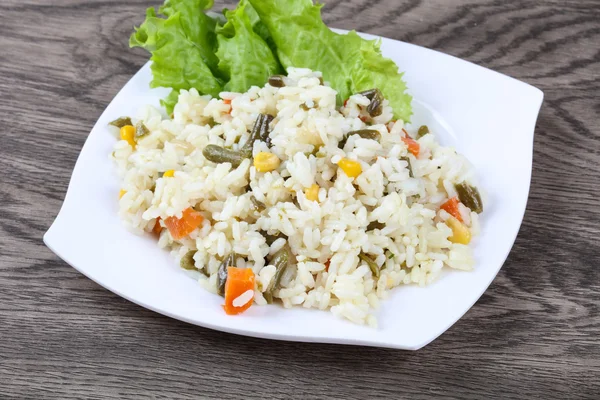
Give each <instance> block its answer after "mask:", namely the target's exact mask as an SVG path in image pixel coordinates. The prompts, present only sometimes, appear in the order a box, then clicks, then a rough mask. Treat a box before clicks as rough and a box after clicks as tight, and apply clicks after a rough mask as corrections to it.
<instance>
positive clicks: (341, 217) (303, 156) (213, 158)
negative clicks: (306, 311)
mask: <svg viewBox="0 0 600 400" xmlns="http://www.w3.org/2000/svg"><path fill="white" fill-rule="evenodd" d="M287 72H288V75H287V76H285V77H283V76H276V77H272V78H271V79H269V83H268V84H266V85H265V86H264V87H262V88H259V87H256V86H253V87H251V88H250V89H249V90H248V91H247V92H245V93H233V92H222V93H221V94H220V98H211V96H209V95H205V96H203V95H199V94H198V92H197V91H196V90H195V89H191V90H181V91H180V93H179V98H178V101H177V103H176V105H175V107H174V110H173V114H172V115H171V116H170V117H167V116H165V115H163V114H162V112H161V111H160V110H158V109H155V108H152V107H145V108H143V110H141V112H140V113H139V115H138V118H133V119H127V118H124V119H120V120H118V121H115V123H114V125H116V126H117V127H119V129H117V128H114V129H115V131H119V132H118V134H120V136H121V139H122V140H120V141H118V142H117V143H116V145H115V149H114V152H113V153H112V155H111V157H112V158H113V159H114V162H115V164H116V166H117V171H118V174H119V176H120V178H121V179H122V184H121V188H122V190H121V198H120V200H119V215H120V217H121V218H122V219H123V221H125V223H126V225H127V226H128V227H129V228H131V229H132V230H133V231H135V232H137V233H152V232H154V234H156V235H158V245H159V246H160V247H162V248H165V249H168V250H169V251H171V253H172V254H173V256H174V257H175V258H176V259H177V260H178V262H179V263H180V265H181V267H182V268H184V269H187V270H191V271H196V273H195V276H196V277H197V279H198V281H199V282H200V284H201V285H202V286H203V287H204V288H206V289H207V290H209V291H211V292H214V293H216V294H220V295H224V296H225V311H226V312H228V313H229V314H236V313H239V312H242V311H244V310H245V309H247V308H248V307H250V306H252V305H264V304H267V303H281V304H282V305H283V307H286V308H289V307H292V306H298V307H305V308H316V309H320V310H331V312H332V313H333V314H335V315H336V316H339V317H343V318H347V319H349V320H350V321H353V322H355V323H359V324H368V325H371V326H376V324H377V322H376V317H375V315H376V310H377V309H378V307H379V303H380V300H381V299H385V298H386V297H387V296H388V295H389V293H390V290H391V289H393V288H395V287H397V286H399V285H402V284H417V285H419V286H425V285H427V284H429V283H430V282H432V281H434V280H435V279H436V278H437V277H438V276H439V275H440V273H441V272H442V270H443V269H444V267H448V268H452V269H459V270H471V269H472V268H473V264H474V262H473V257H472V253H471V249H470V248H469V246H468V244H469V242H470V240H471V237H472V236H474V235H476V234H477V232H478V212H481V211H482V205H481V199H480V196H479V193H478V192H477V189H476V188H475V176H474V171H473V169H472V168H471V166H470V164H469V162H468V161H467V160H466V159H465V158H464V157H463V156H461V155H459V154H457V153H456V151H455V150H454V149H452V148H449V147H443V146H441V145H440V144H438V142H437V141H436V137H435V132H430V131H429V129H427V127H425V126H423V127H420V128H419V127H415V129H412V128H408V129H407V128H406V127H404V124H403V122H402V121H401V120H394V119H393V118H394V117H393V110H392V109H391V107H390V106H389V104H388V101H387V100H385V99H384V98H383V96H382V95H381V92H379V90H377V89H373V90H370V91H366V92H362V93H356V94H353V95H352V96H350V97H349V98H348V99H347V100H346V101H345V103H344V105H343V106H341V107H339V106H337V105H336V95H337V92H336V91H335V90H334V89H333V88H331V87H329V86H328V85H327V84H325V83H324V82H323V79H322V77H321V74H320V73H319V72H313V71H311V70H309V69H302V68H288V69H287ZM115 133H117V132H115Z"/></svg>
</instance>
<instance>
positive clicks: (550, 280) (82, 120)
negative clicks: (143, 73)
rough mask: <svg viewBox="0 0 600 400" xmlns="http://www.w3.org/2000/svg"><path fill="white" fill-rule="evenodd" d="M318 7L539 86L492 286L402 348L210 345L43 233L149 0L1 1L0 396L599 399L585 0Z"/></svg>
mask: <svg viewBox="0 0 600 400" xmlns="http://www.w3.org/2000/svg"><path fill="white" fill-rule="evenodd" d="M217 3H218V4H217V5H216V7H217V8H221V7H223V6H230V7H231V6H232V4H231V3H232V2H225V3H223V2H219V1H217ZM326 3H327V6H326V7H325V9H324V15H325V20H326V22H327V23H328V24H329V25H330V26H333V27H339V28H346V29H352V28H355V29H357V30H360V31H363V32H369V33H373V34H379V35H382V36H387V37H390V38H394V39H400V40H404V41H407V42H411V43H414V44H417V45H420V46H425V47H429V48H432V49H436V50H439V51H442V52H445V53H449V54H452V55H455V56H457V57H460V58H464V59H467V60H470V61H473V62H475V63H477V64H480V65H483V66H485V67H489V68H491V69H494V70H496V71H499V72H501V73H504V74H508V75H510V76H513V77H515V78H517V79H521V80H523V81H526V82H528V83H530V84H532V85H535V86H537V87H538V88H540V89H542V90H543V91H544V93H545V100H544V105H543V107H542V111H541V114H540V117H539V120H538V124H537V126H536V135H535V146H534V157H533V159H534V166H533V178H532V182H531V194H530V198H529V204H528V207H527V212H526V214H525V219H524V221H523V225H522V227H521V231H520V233H519V236H518V238H517V240H516V243H515V245H514V248H513V250H512V252H511V253H510V256H509V257H508V260H507V261H506V263H505V264H504V267H503V268H502V270H501V271H500V273H499V275H498V277H497V278H496V279H495V280H494V282H493V283H492V285H491V286H490V288H489V289H488V290H487V292H486V293H485V294H484V295H483V296H482V297H481V299H480V300H479V301H478V302H477V304H476V305H475V306H474V307H473V308H472V309H471V310H470V311H469V312H468V313H467V314H466V315H465V316H464V317H463V318H462V319H461V320H460V321H458V322H457V323H456V324H455V325H454V326H453V327H452V328H450V330H448V331H447V332H446V333H445V334H444V335H442V336H441V337H440V338H439V339H437V340H436V341H435V342H433V343H432V344H430V345H429V346H427V347H426V348H424V349H422V350H420V351H417V352H406V351H394V350H385V349H377V348H364V347H351V346H335V345H321V344H304V343H287V342H277V341H268V340H261V339H253V338H246V337H241V336H235V335H230V334H225V333H221V332H216V331H212V330H208V329H204V328H200V327H196V326H193V325H189V324H186V323H183V322H179V321H175V320H173V319H169V318H166V317H163V316H161V315H159V314H156V313H153V312H151V311H148V310H146V309H143V308H141V307H139V306H137V305H135V304H133V303H130V302H128V301H126V300H124V299H122V298H120V297H118V296H116V295H114V294H113V293H111V292H109V291H107V290H105V289H103V288H102V287H100V286H98V285H97V284H95V283H94V282H92V281H90V280H89V279H87V278H85V277H84V276H83V275H81V274H79V273H78V272H77V271H75V270H74V269H73V268H71V267H69V266H68V265H67V264H66V263H64V262H63V261H61V260H60V259H59V258H58V257H57V256H55V255H54V254H53V253H52V252H50V250H48V249H47V248H46V247H45V246H44V244H43V243H42V235H43V234H44V232H45V231H46V229H47V228H48V227H49V226H50V224H51V222H52V221H53V219H54V217H55V216H56V214H57V213H58V210H59V208H60V206H61V203H62V200H63V198H64V195H65V191H66V189H67V184H68V182H69V177H70V174H71V171H72V169H73V166H74V164H75V160H76V159H77V155H78V154H79V151H80V149H81V147H82V145H83V143H84V141H85V140H86V137H87V134H88V132H89V131H90V129H91V127H92V125H93V124H94V122H95V121H96V119H97V118H98V116H99V115H100V113H101V112H102V111H103V109H104V107H105V106H106V105H107V104H108V103H109V102H110V101H111V99H112V97H113V96H114V95H115V94H116V93H117V91H118V90H119V88H120V87H121V86H122V85H123V84H124V83H125V82H127V80H128V79H129V78H130V77H131V76H132V75H133V74H134V73H135V72H136V71H137V70H138V68H140V66H141V65H142V64H144V63H145V62H146V60H147V55H146V54H145V53H144V52H143V51H139V49H138V50H136V51H132V50H130V49H129V48H128V45H127V39H128V35H129V33H130V32H131V29H132V26H133V25H134V24H139V23H140V22H141V21H142V19H143V15H144V10H145V8H146V7H147V6H149V5H153V4H154V3H153V2H149V1H145V0H125V1H109V0H94V1H89V0H2V2H0V21H1V22H0V94H1V100H0V398H2V399H6V398H28V399H45V398H49V399H50V398H51V399H72V398H94V399H95V398H111V399H124V398H173V399H175V398H177V399H179V398H185V399H192V398H249V399H263V398H281V399H289V398H302V399H317V398H340V399H367V398H385V397H389V398H400V397H407V398H411V399H417V398H430V397H433V396H444V397H449V398H473V399H482V398H494V397H503V398H541V399H550V398H594V397H595V398H599V397H598V396H600V245H599V239H600V235H599V234H600V228H599V226H600V200H599V199H600V179H599V177H600V136H599V133H598V128H599V125H600V117H599V116H600V100H599V99H600V2H599V1H598V0H587V1H586V0H580V1H576V0H569V1H568V0H522V1H502V0H448V1H447V0H402V1H395V0H375V1H372V0H371V1H369V0H352V1H342V0H337V1H333V0H331V1H326ZM505 117H506V129H507V130H508V129H510V115H507V116H505ZM515 146H518V143H515ZM507 162H510V160H507Z"/></svg>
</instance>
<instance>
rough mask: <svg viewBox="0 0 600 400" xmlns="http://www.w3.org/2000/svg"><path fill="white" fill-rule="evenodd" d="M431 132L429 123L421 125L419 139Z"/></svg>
mask: <svg viewBox="0 0 600 400" xmlns="http://www.w3.org/2000/svg"><path fill="white" fill-rule="evenodd" d="M428 133H429V127H428V126H427V125H421V126H420V127H419V130H418V131H417V139H419V138H421V137H423V136H425V135H427V134H428Z"/></svg>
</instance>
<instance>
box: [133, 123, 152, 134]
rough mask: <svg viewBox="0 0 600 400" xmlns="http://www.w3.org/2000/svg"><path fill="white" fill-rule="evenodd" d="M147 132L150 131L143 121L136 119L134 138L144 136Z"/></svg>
mask: <svg viewBox="0 0 600 400" xmlns="http://www.w3.org/2000/svg"><path fill="white" fill-rule="evenodd" d="M149 133H150V130H149V129H148V128H146V125H144V123H143V122H142V121H138V123H137V124H135V137H136V138H141V137H144V136H146V135H147V134H149Z"/></svg>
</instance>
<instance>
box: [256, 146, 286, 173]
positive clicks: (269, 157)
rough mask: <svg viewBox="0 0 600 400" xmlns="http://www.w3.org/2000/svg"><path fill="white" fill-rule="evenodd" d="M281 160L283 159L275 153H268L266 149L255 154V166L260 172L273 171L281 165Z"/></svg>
mask: <svg viewBox="0 0 600 400" xmlns="http://www.w3.org/2000/svg"><path fill="white" fill-rule="evenodd" d="M280 162H281V161H280V160H279V158H278V157H277V156H276V155H275V154H273V153H267V152H265V151H261V152H260V153H258V154H257V155H256V156H254V168H256V170H257V171H258V172H269V171H273V170H274V169H277V167H279V163H280Z"/></svg>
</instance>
